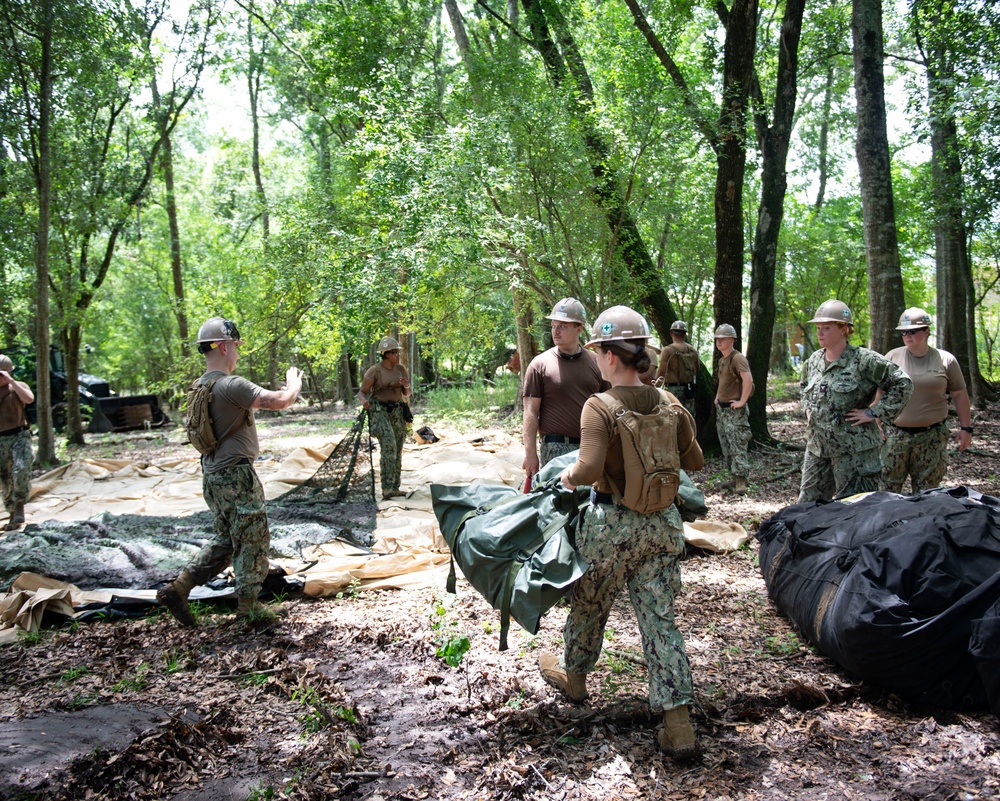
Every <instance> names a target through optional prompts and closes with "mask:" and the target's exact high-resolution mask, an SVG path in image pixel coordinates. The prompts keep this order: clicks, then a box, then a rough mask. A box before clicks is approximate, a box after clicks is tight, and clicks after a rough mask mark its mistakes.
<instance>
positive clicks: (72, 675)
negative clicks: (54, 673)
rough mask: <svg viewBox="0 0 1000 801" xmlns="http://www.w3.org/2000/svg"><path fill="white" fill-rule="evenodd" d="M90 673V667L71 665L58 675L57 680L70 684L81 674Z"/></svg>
mask: <svg viewBox="0 0 1000 801" xmlns="http://www.w3.org/2000/svg"><path fill="white" fill-rule="evenodd" d="M88 673H90V668H88V667H86V666H85V665H80V666H79V667H71V668H70V669H69V670H66V671H64V672H63V674H62V675H61V676H60V677H59V681H61V682H62V683H63V684H71V683H73V682H74V681H76V680H77V679H79V678H80V677H82V676H86V675H87V674H88Z"/></svg>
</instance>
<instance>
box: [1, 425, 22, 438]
mask: <svg viewBox="0 0 1000 801" xmlns="http://www.w3.org/2000/svg"><path fill="white" fill-rule="evenodd" d="M27 430H28V427H27V426H18V427H17V428H8V429H7V430H6V431H0V437H14V436H17V435H18V434H20V433H21V432H22V431H27Z"/></svg>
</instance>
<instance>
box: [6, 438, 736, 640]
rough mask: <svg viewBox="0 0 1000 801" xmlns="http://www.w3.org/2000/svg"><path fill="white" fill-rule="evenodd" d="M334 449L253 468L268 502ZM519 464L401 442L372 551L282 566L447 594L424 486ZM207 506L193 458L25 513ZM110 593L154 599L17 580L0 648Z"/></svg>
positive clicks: (332, 550) (52, 482)
mask: <svg viewBox="0 0 1000 801" xmlns="http://www.w3.org/2000/svg"><path fill="white" fill-rule="evenodd" d="M334 445H335V443H326V444H324V445H322V446H320V447H318V448H315V449H313V448H301V449H299V450H296V451H294V452H293V453H292V454H291V455H289V456H288V457H287V458H286V459H285V460H284V461H282V462H277V461H275V460H260V461H258V462H257V464H256V468H257V471H258V473H259V475H260V477H261V482H262V483H263V485H264V490H265V494H266V496H267V497H268V498H269V499H271V498H276V497H277V496H279V495H281V494H283V493H285V492H287V491H288V490H289V489H291V488H292V487H294V486H296V485H297V484H298V483H300V482H302V481H304V480H306V479H307V478H309V477H310V476H312V475H313V474H314V473H315V472H316V470H317V469H318V468H319V467H320V465H321V464H322V463H323V462H324V461H325V459H326V457H327V456H328V455H329V454H330V453H331V452H332V450H333V448H334ZM523 459H524V448H523V446H522V445H521V444H520V443H519V442H518V441H517V440H515V439H514V438H513V437H511V436H509V435H508V434H505V433H503V432H501V431H490V432H486V433H483V434H477V435H475V436H467V437H458V436H456V437H443V438H442V439H441V441H440V442H437V443H433V444H428V445H412V444H407V445H406V446H405V447H404V449H403V475H402V485H403V489H404V490H409V492H408V493H407V495H406V496H405V497H401V498H394V499H392V500H391V501H388V502H386V501H380V502H379V513H378V519H377V524H376V529H375V537H376V543H375V546H374V547H373V549H372V552H371V553H369V552H367V551H365V550H363V549H360V548H356V547H354V546H351V545H347V544H346V543H343V542H340V541H337V540H334V541H332V542H329V543H326V544H323V545H319V546H313V547H310V548H307V549H306V550H305V551H304V552H303V553H302V560H301V561H300V560H288V559H283V560H280V561H279V564H280V566H281V567H282V568H283V569H284V570H285V571H286V572H287V573H289V574H290V575H291V576H294V577H297V578H300V579H301V580H302V581H303V582H304V585H305V592H306V593H307V594H309V595H313V596H317V597H326V596H332V595H336V594H337V593H338V592H343V591H344V590H346V589H349V588H351V587H352V586H353V587H354V588H357V589H388V588H401V587H414V586H432V585H435V586H442V587H443V586H444V581H445V577H446V575H447V571H448V566H449V561H450V560H449V555H448V548H447V544H446V543H445V541H444V538H443V537H442V536H441V531H440V529H439V528H438V525H437V520H436V518H435V517H434V513H433V510H432V508H431V498H430V485H431V484H432V483H434V484H468V483H473V482H487V483H503V484H507V485H508V486H513V487H520V486H521V484H522V482H523V479H524V475H523V473H522V471H521V462H522V461H523ZM376 470H377V454H376ZM204 509H205V502H204V499H203V498H202V494H201V469H200V467H199V464H198V461H197V459H193V458H192V459H180V460H176V461H172V462H164V463H159V464H138V463H132V462H127V461H114V460H107V459H83V460H79V461H75V462H71V463H70V464H68V465H64V466H62V467H60V468H58V469H56V470H53V471H51V472H49V473H46V474H45V475H43V476H41V477H40V478H39V479H37V480H35V482H34V483H33V486H32V493H31V501H30V502H29V504H28V507H27V513H28V520H29V522H31V521H32V520H35V521H38V520H46V519H56V520H85V519H89V518H91V517H93V516H95V515H99V514H101V513H103V512H111V513H113V514H139V515H142V514H150V515H154V514H155V515H177V516H183V515H188V514H192V513H194V512H199V511H203V510H204ZM685 536H686V537H687V538H688V540H689V541H690V542H692V543H693V544H695V545H697V546H698V547H702V548H707V549H710V550H715V551H729V550H733V549H735V548H739V547H740V546H741V545H742V544H743V543H745V542H746V541H747V534H746V531H745V530H744V529H743V527H742V526H740V525H738V524H736V523H721V522H718V521H699V522H697V523H694V524H692V525H685ZM112 592H114V593H115V594H117V595H119V596H128V597H147V596H148V597H149V598H150V599H151V598H152V597H153V596H154V595H155V593H153V591H152V590H146V591H134V590H107V591H104V592H83V591H81V590H80V589H79V588H77V587H74V586H73V585H68V584H62V583H61V582H55V581H52V580H51V579H45V578H44V577H40V576H34V574H27V573H24V574H21V577H19V578H18V580H17V581H15V582H14V585H13V586H12V587H11V592H9V593H6V594H0V643H4V642H10V641H12V640H13V639H14V638H16V631H17V630H18V629H23V630H26V631H33V630H36V629H37V626H38V624H39V622H40V621H41V616H42V612H43V611H44V609H45V608H46V607H47V606H48V607H49V608H52V609H55V610H57V611H59V612H61V613H62V614H67V615H72V614H73V606H74V605H79V604H81V603H87V602H90V601H93V600H101V599H103V600H104V602H107V601H108V600H110V596H111V593H112ZM196 596H197V591H196V593H194V594H193V597H196Z"/></svg>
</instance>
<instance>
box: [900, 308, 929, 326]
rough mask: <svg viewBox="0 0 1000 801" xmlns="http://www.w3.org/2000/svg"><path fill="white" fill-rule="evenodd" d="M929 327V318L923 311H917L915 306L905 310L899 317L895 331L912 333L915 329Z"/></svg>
mask: <svg viewBox="0 0 1000 801" xmlns="http://www.w3.org/2000/svg"><path fill="white" fill-rule="evenodd" d="M930 327H931V316H930V315H929V314H928V313H927V312H925V311H924V310H923V309H918V308H917V307H916V306H914V307H912V308H910V309H907V310H906V311H905V312H903V313H902V314H901V315H900V316H899V325H897V326H896V330H897V331H913V330H915V329H917V328H930Z"/></svg>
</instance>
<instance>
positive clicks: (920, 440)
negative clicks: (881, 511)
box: [879, 421, 949, 494]
mask: <svg viewBox="0 0 1000 801" xmlns="http://www.w3.org/2000/svg"><path fill="white" fill-rule="evenodd" d="M948 436H949V432H948V424H947V423H946V422H944V421H942V422H940V423H938V424H937V425H936V426H931V427H930V428H929V429H928V430H927V431H918V432H917V433H915V434H911V433H910V432H908V431H903V430H901V429H899V428H896V426H894V425H886V426H885V443H884V444H883V445H882V481H881V484H880V486H879V489H882V490H886V491H888V492H902V491H903V482H905V481H906V477H907V476H910V483H911V484H912V486H913V492H914V494H916V493H918V492H920V491H921V490H925V489H932V488H934V487H940V486H941V481H942V480H943V479H944V477H945V474H946V473H947V472H948Z"/></svg>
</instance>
